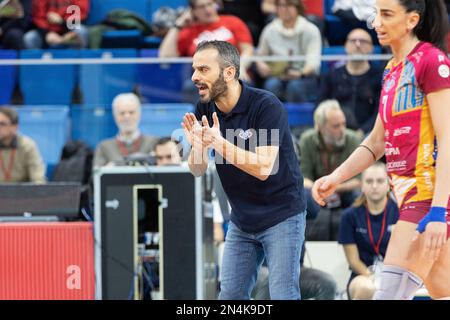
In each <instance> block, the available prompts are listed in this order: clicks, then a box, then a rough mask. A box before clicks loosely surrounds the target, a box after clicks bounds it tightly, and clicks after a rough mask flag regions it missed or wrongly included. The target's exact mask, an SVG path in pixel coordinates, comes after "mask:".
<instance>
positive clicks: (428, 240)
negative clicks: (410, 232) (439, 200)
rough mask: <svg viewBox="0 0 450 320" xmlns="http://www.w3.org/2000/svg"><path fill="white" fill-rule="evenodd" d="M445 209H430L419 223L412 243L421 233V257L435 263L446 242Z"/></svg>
mask: <svg viewBox="0 0 450 320" xmlns="http://www.w3.org/2000/svg"><path fill="white" fill-rule="evenodd" d="M445 213H446V208H442V207H432V208H431V209H430V212H428V214H427V215H426V216H425V217H423V219H422V220H420V221H419V224H418V226H417V233H416V235H415V236H414V238H413V241H417V240H418V239H419V234H420V233H422V241H423V247H422V250H421V254H422V256H424V257H426V258H428V259H430V260H432V261H435V260H436V259H437V258H439V255H440V253H441V249H442V248H443V246H444V245H445V242H446V241H447V220H446V217H445Z"/></svg>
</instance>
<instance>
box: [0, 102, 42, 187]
mask: <svg viewBox="0 0 450 320" xmlns="http://www.w3.org/2000/svg"><path fill="white" fill-rule="evenodd" d="M18 126H19V115H18V114H17V111H16V110H14V109H10V108H6V107H2V108H0V169H1V172H0V183H11V182H34V183H44V182H45V180H46V179H45V165H44V162H43V161H42V157H41V155H40V153H39V150H38V148H37V146H36V143H35V142H34V141H33V140H32V139H31V138H29V137H27V136H23V135H20V134H18Z"/></svg>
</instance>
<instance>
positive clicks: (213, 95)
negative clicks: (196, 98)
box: [196, 70, 228, 103]
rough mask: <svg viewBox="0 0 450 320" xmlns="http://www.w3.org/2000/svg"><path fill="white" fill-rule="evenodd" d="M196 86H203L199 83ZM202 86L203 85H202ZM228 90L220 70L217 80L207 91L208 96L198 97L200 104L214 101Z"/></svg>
mask: <svg viewBox="0 0 450 320" xmlns="http://www.w3.org/2000/svg"><path fill="white" fill-rule="evenodd" d="M196 84H203V83H201V82H199V83H196ZM203 85H204V84H203ZM227 90H228V86H227V83H226V82H225V79H224V78H223V72H222V70H221V72H220V74H219V78H218V79H217V80H216V81H215V82H214V83H213V84H212V86H211V89H209V95H204V96H200V101H201V102H202V103H208V102H210V101H211V100H212V101H216V100H217V98H219V97H220V96H221V95H224V94H225V93H226V92H227Z"/></svg>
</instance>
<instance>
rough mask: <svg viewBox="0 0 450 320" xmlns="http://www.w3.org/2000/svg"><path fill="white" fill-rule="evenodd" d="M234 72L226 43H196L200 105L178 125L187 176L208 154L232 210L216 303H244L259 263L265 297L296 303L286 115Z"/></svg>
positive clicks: (296, 200) (297, 235) (297, 238)
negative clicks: (265, 279)
mask: <svg viewBox="0 0 450 320" xmlns="http://www.w3.org/2000/svg"><path fill="white" fill-rule="evenodd" d="M239 67H240V65H239V53H238V51H237V50H236V48H235V47H233V46H232V45H231V44H229V43H227V42H224V41H209V42H202V43H200V44H199V45H198V47H197V50H196V53H195V55H194V57H193V69H194V74H193V75H192V81H193V82H194V84H195V85H196V86H197V88H198V90H199V95H200V101H199V102H198V104H197V108H196V111H195V115H194V114H192V113H191V114H186V115H185V117H184V119H183V120H184V121H183V123H182V126H183V128H184V130H185V134H186V137H187V139H188V141H189V142H190V144H191V145H192V149H191V152H190V155H189V167H190V169H191V172H192V174H193V175H195V176H201V175H203V174H204V172H205V171H206V169H207V167H208V153H207V152H208V149H209V148H212V149H214V154H215V161H216V167H217V172H218V174H219V177H220V180H221V182H222V185H223V188H224V190H225V192H226V194H227V196H228V199H229V202H230V204H231V208H232V213H231V221H230V225H229V228H228V232H227V236H226V240H225V249H224V253H223V262H222V268H221V290H220V295H219V299H227V300H228V299H250V293H251V291H252V288H253V286H254V285H255V281H256V277H257V274H258V269H259V267H260V266H261V264H262V262H263V260H264V258H266V260H267V266H268V268H269V289H270V296H271V298H272V299H300V289H299V275H300V263H299V262H300V251H301V248H302V244H303V241H304V232H305V215H306V213H305V209H306V205H305V197H304V191H303V177H302V175H301V173H300V170H299V167H298V162H297V158H296V155H295V152H294V146H293V143H292V138H291V134H290V132H289V126H288V121H287V113H286V111H285V109H284V107H283V105H282V103H281V102H280V100H279V99H278V98H277V97H276V96H275V95H273V94H272V93H270V92H267V91H264V90H259V89H254V88H251V87H249V86H247V85H245V84H244V83H242V82H240V81H239V80H238V78H239V70H240V69H239ZM210 124H211V126H210Z"/></svg>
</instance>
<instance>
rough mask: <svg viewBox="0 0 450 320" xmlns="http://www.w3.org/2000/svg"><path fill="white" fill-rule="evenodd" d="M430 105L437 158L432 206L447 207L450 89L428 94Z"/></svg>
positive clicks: (448, 190) (449, 159)
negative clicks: (449, 104) (449, 103)
mask: <svg viewBox="0 0 450 320" xmlns="http://www.w3.org/2000/svg"><path fill="white" fill-rule="evenodd" d="M427 99H428V103H429V105H430V112H431V120H432V122H433V128H434V131H435V133H436V141H437V149H438V153H437V159H436V184H435V190H434V196H433V203H432V206H434V207H444V208H446V207H447V203H448V199H449V195H450V184H449V183H448V177H450V126H449V124H448V121H449V119H450V108H449V106H448V101H450V89H444V90H440V91H437V92H433V93H430V94H428V95H427Z"/></svg>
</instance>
